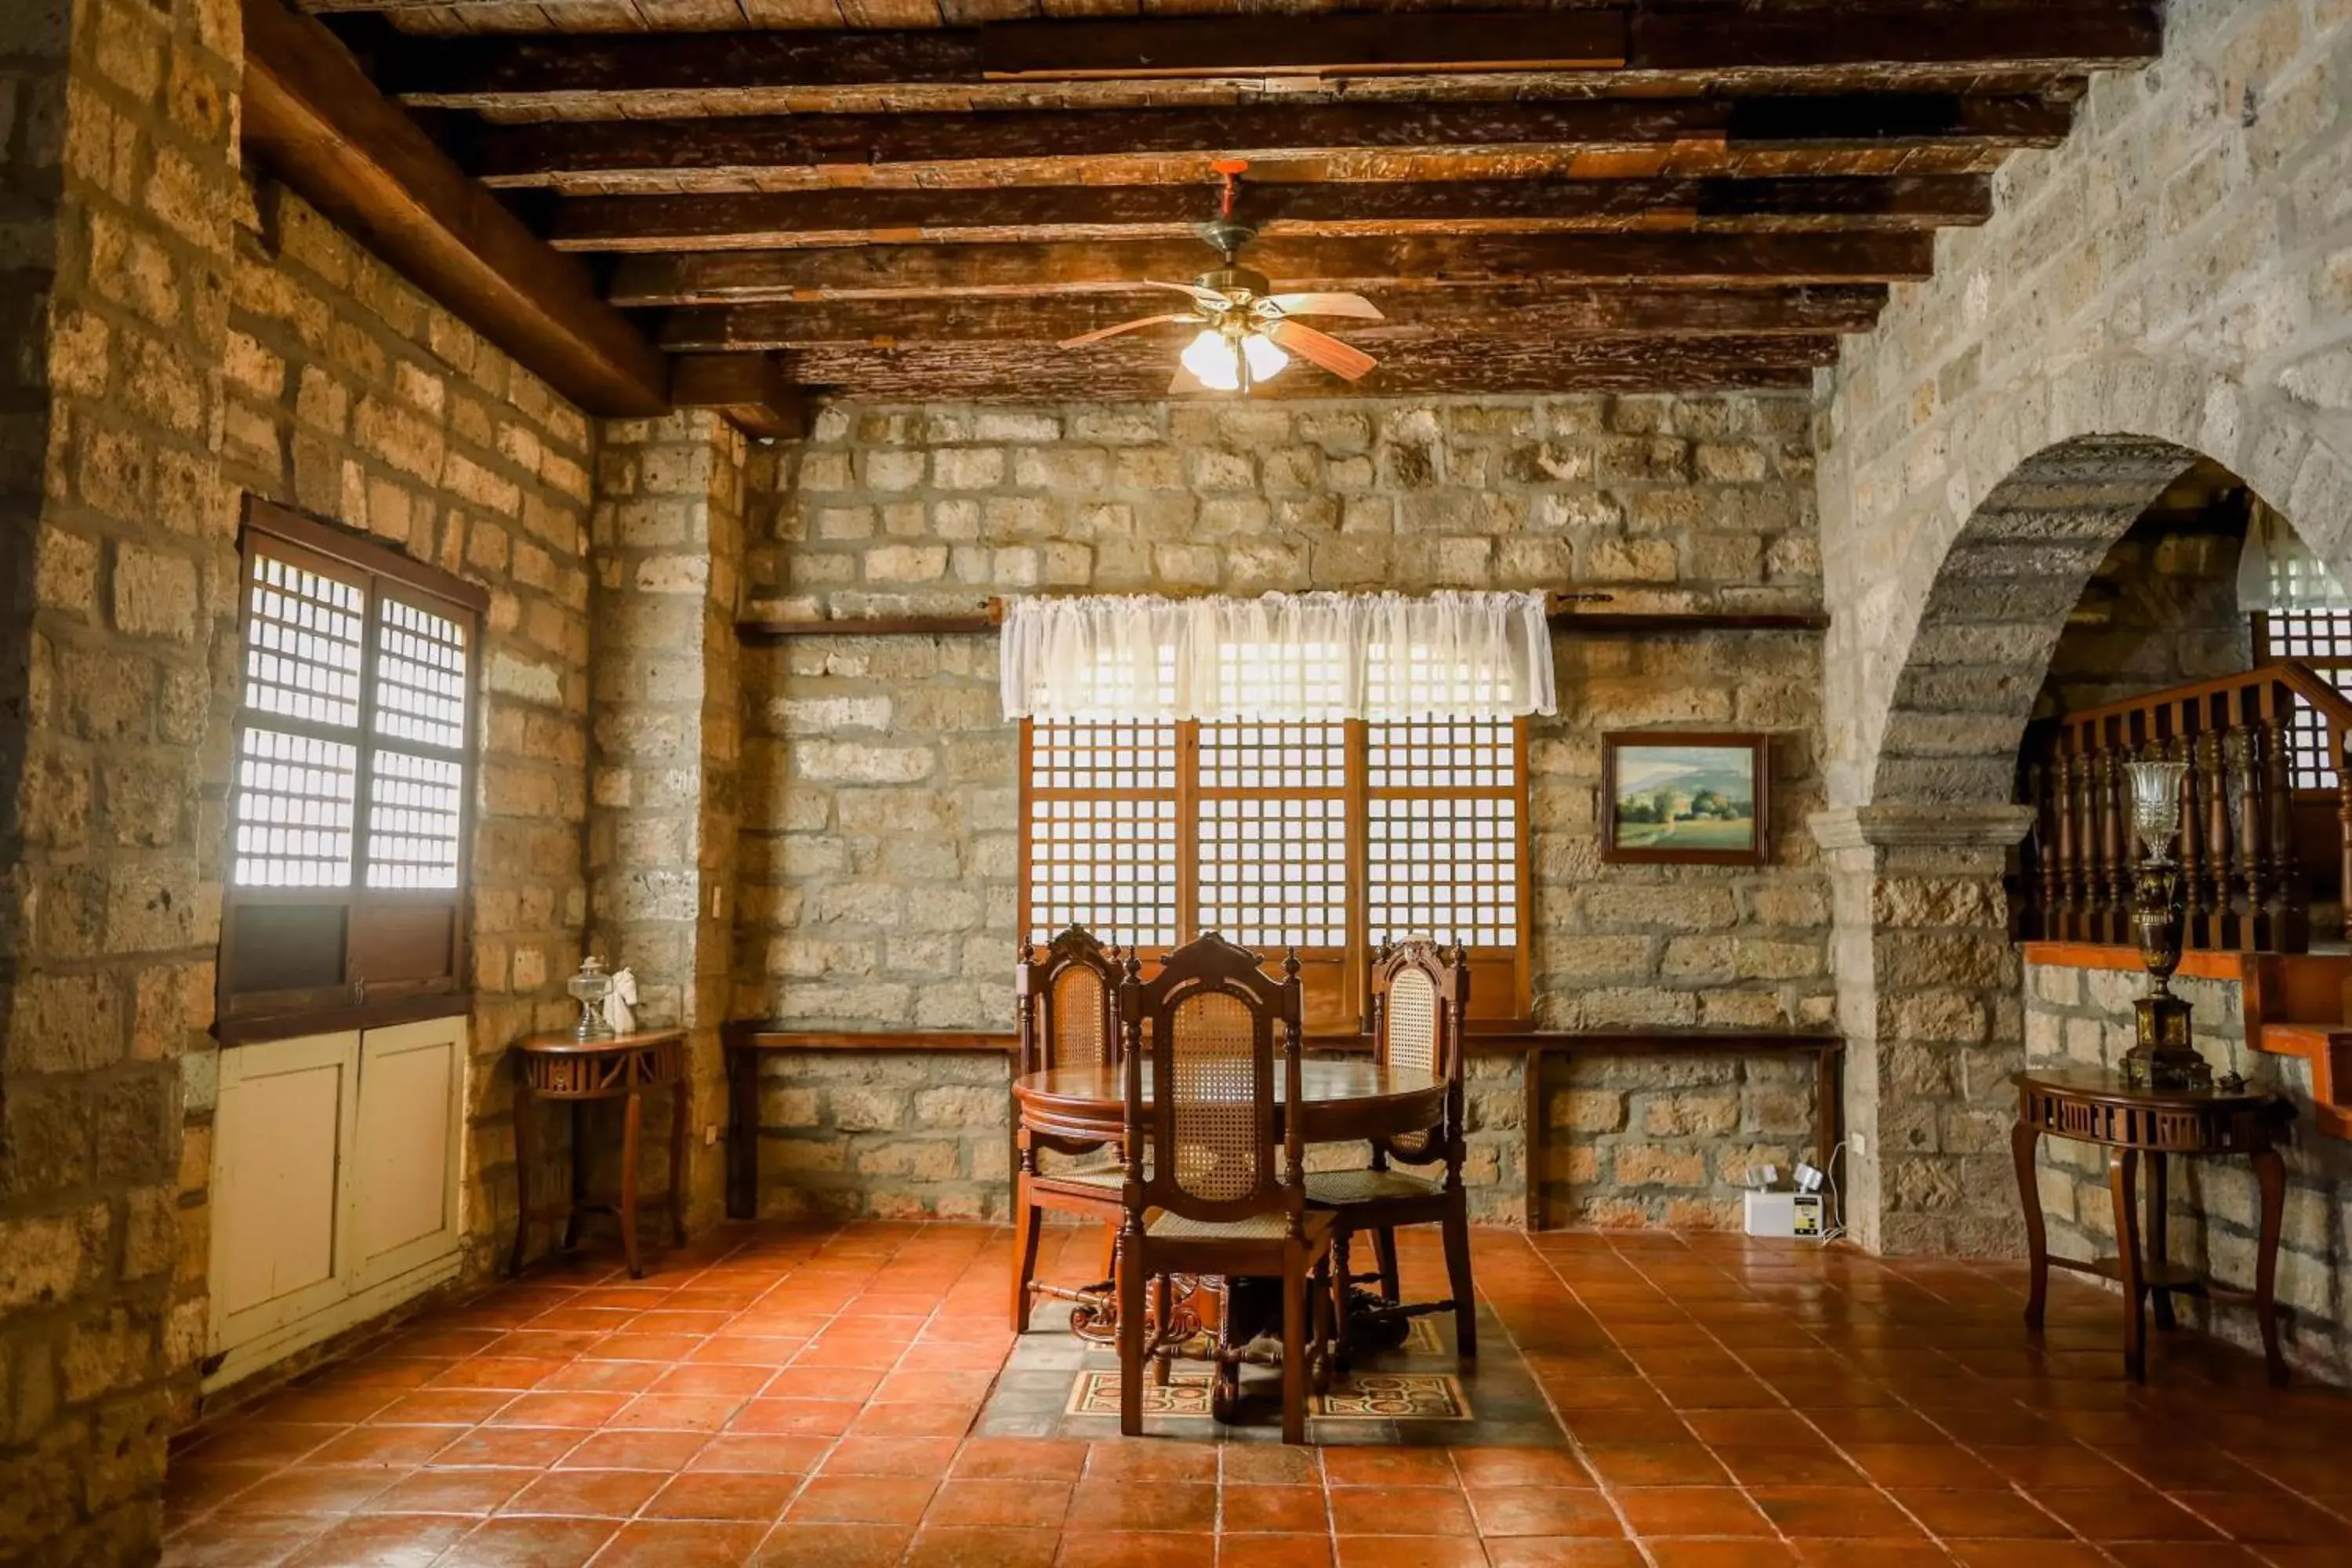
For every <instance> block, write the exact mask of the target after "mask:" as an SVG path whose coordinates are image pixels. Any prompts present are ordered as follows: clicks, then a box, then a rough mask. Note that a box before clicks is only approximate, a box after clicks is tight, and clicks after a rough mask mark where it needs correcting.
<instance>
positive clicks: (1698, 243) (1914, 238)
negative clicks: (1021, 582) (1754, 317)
mask: <svg viewBox="0 0 2352 1568" xmlns="http://www.w3.org/2000/svg"><path fill="white" fill-rule="evenodd" d="M1210 259H1212V258H1211V256H1210V253H1209V252H1207V251H1206V250H1205V249H1203V247H1201V246H1200V245H1199V244H1197V243H1192V244H1184V243H1179V242H1173V241H1156V242H1148V243H1139V244H1125V245H1080V246H1051V245H929V246H926V245H867V246H852V247H839V248H835V249H806V250H741V251H708V252H701V253H697V254H691V255H672V256H634V257H630V258H626V259H625V260H624V261H623V262H622V263H621V265H620V267H619V268H617V269H616V270H615V272H614V278H613V283H612V287H611V289H610V290H609V297H610V298H611V299H612V300H613V302H614V303H615V304H618V305H628V306H646V305H724V304H748V303H752V302H755V301H760V300H795V299H812V298H835V299H856V298H861V297H863V298H877V297H886V296H889V295H895V294H980V293H994V294H1051V293H1058V292H1063V291H1066V290H1074V289H1105V290H1119V291H1126V292H1130V293H1131V292H1137V291H1147V292H1148V290H1141V280H1142V279H1150V278H1161V279H1185V278H1190V277H1192V276H1193V275H1194V274H1195V273H1197V272H1199V271H1201V270H1202V264H1203V262H1204V261H1207V260H1210ZM1246 259H1247V260H1248V262H1249V264H1250V265H1251V266H1252V267H1254V268H1256V269H1257V270H1259V271H1260V272H1263V273H1265V275H1266V276H1267V277H1268V278H1270V279H1273V280H1274V282H1275V283H1276V285H1278V286H1281V287H1285V288H1308V287H1313V288H1325V287H1346V288H1351V289H1407V288H1416V287H1429V286H1456V285H1465V284H1467V285H1477V286H1481V287H1492V286H1494V285H1496V284H1498V283H1516V282H1542V283H1549V284H1553V285H1558V286H1572V285H1578V284H1603V285H1633V286H1643V285H1656V284H1661V283H1665V284H1675V285H1681V286H1686V287H1693V286H1704V285H1717V286H1728V287H1733V288H1739V287H1774V286H1782V287H1785V286H1793V285H1798V284H1811V283H1831V284H1836V283H1893V282H1901V281H1904V280H1906V279H1919V278H1925V277H1927V275H1928V273H1929V271H1930V270H1931V269H1932V267H1933V264H1934V259H1935V241H1934V237H1933V236H1932V235H1924V234H1867V235H1863V234H1818V235H1815V234H1806V235H1740V236H1730V237H1724V236H1710V235H1478V236H1472V237H1440V236H1412V237H1394V238H1386V239H1303V240H1268V241H1265V242H1263V243H1261V244H1258V245H1255V246H1253V247H1250V249H1249V251H1248V253H1247V255H1246ZM1138 313H1139V314H1140V313H1141V312H1138Z"/></svg>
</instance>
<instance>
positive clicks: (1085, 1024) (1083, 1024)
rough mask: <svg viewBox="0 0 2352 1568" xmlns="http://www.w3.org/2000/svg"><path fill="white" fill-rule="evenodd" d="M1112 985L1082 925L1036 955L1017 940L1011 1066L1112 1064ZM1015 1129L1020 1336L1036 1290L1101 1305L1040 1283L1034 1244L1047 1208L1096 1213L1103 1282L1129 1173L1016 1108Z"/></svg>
mask: <svg viewBox="0 0 2352 1568" xmlns="http://www.w3.org/2000/svg"><path fill="white" fill-rule="evenodd" d="M1118 985H1119V969H1118V959H1117V950H1115V949H1114V950H1112V951H1111V952H1105V951H1104V949H1103V945H1102V943H1100V942H1097V941H1096V940H1095V938H1094V935H1093V933H1092V932H1090V931H1087V930H1086V929H1085V928H1084V927H1082V926H1075V925H1074V926H1072V927H1070V928H1069V929H1068V930H1067V931H1063V932H1062V933H1061V934H1060V935H1059V936H1056V937H1055V939H1054V940H1053V941H1052V942H1048V943H1046V944H1045V950H1044V951H1043V952H1039V951H1038V949H1037V947H1036V945H1035V944H1034V943H1031V942H1024V943H1023V944H1022V948H1021V959H1020V962H1019V963H1017V964H1016V965H1015V966H1014V968H1013V1002H1014V1005H1015V1008H1016V1015H1017V1018H1018V1034H1017V1039H1018V1043H1019V1045H1018V1048H1019V1059H1018V1061H1017V1062H1016V1063H1015V1064H1014V1067H1013V1071H1014V1073H1015V1074H1017V1075H1026V1074H1029V1073H1035V1072H1050V1071H1053V1070H1055V1069H1056V1068H1103V1067H1116V1066H1118V1049H1119V1035H1118ZM1109 1148H1110V1146H1109V1145H1108V1144H1105V1143H1094V1142H1077V1141H1074V1140H1071V1139H1066V1138H1059V1137H1055V1136H1054V1135H1052V1134H1050V1133H1043V1132H1035V1131H1031V1130H1030V1129H1029V1128H1027V1127H1024V1125H1022V1119H1021V1116H1020V1114H1019V1112H1018V1110H1015V1112H1014V1114H1013V1246H1014V1248H1015V1253H1014V1261H1013V1332H1014V1333H1016V1334H1017V1333H1021V1332H1024V1331H1026V1330H1027V1328H1028V1326H1029V1318H1030V1314H1031V1313H1032V1312H1033V1311H1034V1310H1035V1308H1036V1305H1037V1299H1038V1298H1039V1297H1040V1296H1051V1297H1055V1298H1059V1299H1061V1300H1069V1301H1074V1302H1076V1303H1077V1304H1078V1305H1079V1308H1080V1310H1082V1311H1097V1310H1099V1309H1100V1308H1101V1307H1103V1306H1104V1305H1106V1304H1107V1303H1106V1301H1105V1300H1101V1299H1100V1298H1099V1296H1098V1294H1094V1293H1089V1292H1087V1291H1083V1290H1068V1289H1063V1288H1061V1287H1059V1286H1054V1285H1040V1284H1039V1283H1038V1282H1037V1279H1036V1274H1037V1246H1038V1241H1039V1239H1040V1230H1041V1228H1042V1226H1043V1224H1044V1220H1045V1211H1046V1210H1048V1209H1052V1210H1055V1211H1056V1212H1059V1213H1062V1214H1067V1215H1075V1216H1076V1217H1078V1218H1080V1219H1090V1220H1097V1221H1099V1222H1101V1224H1102V1226H1103V1227H1104V1241H1103V1274H1102V1277H1103V1279H1105V1280H1106V1281H1108V1280H1109V1279H1110V1278H1111V1260H1112V1258H1113V1256H1114V1252H1113V1249H1114V1247H1116V1245H1117V1242H1118V1225H1119V1218H1120V1215H1121V1212H1122V1211H1121V1209H1120V1206H1119V1196H1120V1188H1121V1185H1122V1184H1124V1183H1125V1181H1126V1179H1127V1173H1126V1169H1125V1166H1124V1165H1123V1164H1122V1163H1121V1162H1120V1161H1119V1160H1118V1158H1117V1157H1116V1155H1115V1153H1114V1154H1109V1155H1108V1157H1106V1154H1107V1151H1109Z"/></svg>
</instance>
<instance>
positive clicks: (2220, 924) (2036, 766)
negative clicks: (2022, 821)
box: [2012, 660, 2352, 952]
mask: <svg viewBox="0 0 2352 1568" xmlns="http://www.w3.org/2000/svg"><path fill="white" fill-rule="evenodd" d="M2300 710H2309V711H2310V712H2312V713H2314V714H2316V715H2317V717H2318V720H2319V722H2320V724H2321V725H2322V727H2323V728H2324V730H2325V731H2326V748H2327V755H2328V756H2329V758H2331V759H2332V760H2334V761H2335V762H2336V764H2337V781H2338V782H2337V784H2336V785H2335V786H2334V787H2331V788H2326V789H2296V788H2294V787H2293V771H2292V764H2293V761H2294V756H2293V751H2294V731H2295V728H2296V721H2297V714H2298V712H2299V711H2300ZM2347 742H2352V700H2347V699H2346V697H2345V696H2344V694H2343V693H2341V692H2339V691H2337V690H2336V688H2335V687H2334V686H2333V685H2331V684H2329V683H2328V681H2327V680H2326V679H2324V678H2322V677H2321V676H2320V675H2318V674H2317V673H2316V672H2315V671H2314V670H2313V669H2311V668H2309V667H2308V666H2306V665H2302V664H2297V663H2295V662H2294V661H2292V660H2286V661H2282V662H2280V663H2276V664H2268V665H2264V666H2263V667H2262V668H2258V669H2252V670H2248V671H2246V672H2245V673H2243V674H2241V675H2231V676H2225V677H2222V678H2221V679H2216V680H2208V681H2200V682H2199V683H2198V684H2196V685H2193V686H2178V687H2173V688H2171V689H2168V690H2163V691H2152V692H2147V693H2145V694H2143V695H2141V696H2138V697H2133V698H2128V699H2126V700H2123V701H2120V702H2111V703H2108V704H2106V705H2105V706H2103V707H2098V708H2089V709H2084V710H2081V711H2080V712H2074V713H2068V714H2064V715H2062V716H2060V717H2059V718H2056V719H2054V720H2045V721H2037V722H2036V723H2035V724H2034V725H2032V727H2030V728H2029V730H2028V731H2027V733H2026V740H2025V745H2024V748H2023V755H2022V757H2021V766H2020V768H2019V789H2020V792H2021V796H2022V799H2023V801H2024V803H2025V804H2026V805H2031V806H2032V807H2033V808H2034V814H2035V816H2034V827H2033V831H2032V833H2031V834H2030V835H2028V837H2027V840H2026V843H2025V845H2024V846H2023V847H2022V850H2021V856H2022V858H2021V866H2020V874H2019V876H2018V877H2017V878H2016V879H2015V882H2014V885H2013V889H2012V890H2013V897H2014V898H2015V900H2016V904H2017V906H2018V909H2019V915H2020V918H2019V928H2020V934H2021V935H2022V936H2024V937H2026V938H2028V939H2030V940H2036V941H2042V942H2120V943H2128V942H2134V941H2135V940H2136V937H2135V934H2134V932H2133V930H2132V876H2133V868H2134V867H2135V866H2136V865H2137V862H2138V859H2139V846H2138V844H2137V835H2136V834H2135V833H2134V832H2133V829H2132V823H2131V784H2130V775H2129V773H2128V772H2127V764H2128V763H2133V762H2136V761H2139V760H2142V759H2149V760H2163V761H2171V762H2180V763H2188V764H2189V773H2188V779H2187V783H2186V785H2185V788H2184V792H2183V796H2182V804H2181V833H2180V840H2179V858H2180V866H2181V905H2182V910H2183V920H2182V927H2183V929H2182V940H2183V944H2184V945H2185V946H2186V947H2188V948H2189V949H2192V950H2195V949H2219V950H2238V951H2244V952H2305V951H2306V950H2307V949H2308V948H2309V946H2310V943H2311V908H2312V903H2313V901H2314V900H2315V897H2320V898H2322V899H2323V900H2325V899H2326V898H2327V897H2333V898H2335V899H2336V900H2341V899H2342V898H2343V896H2344V891H2345V889H2352V767H2347V766H2345V765H2344V763H2345V747H2346V744H2347Z"/></svg>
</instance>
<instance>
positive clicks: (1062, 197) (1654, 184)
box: [548, 174, 1992, 251]
mask: <svg viewBox="0 0 2352 1568" xmlns="http://www.w3.org/2000/svg"><path fill="white" fill-rule="evenodd" d="M1214 210H1215V208H1214V196H1213V193H1211V192H1210V191H1208V190H1207V189H1206V188H1204V187H1188V186H1183V185H1061V186H1055V185H1014V186H1007V187H1004V188H1002V189H995V190H990V189H963V190H946V191H936V190H831V191H759V192H746V193H741V194H730V195H674V196H654V195H646V196H589V197H582V198H578V199H575V200H572V201H568V202H565V203H563V204H562V205H560V206H559V207H557V209H556V211H555V215H554V219H553V224H552V226H551V228H550V230H549V233H548V238H549V240H550V242H551V243H552V244H553V245H554V246H555V247H556V248H557V249H559V250H613V251H657V250H760V249H772V248H777V247H789V246H806V245H856V244H862V243H866V242H868V241H872V240H887V241H894V242H906V241H917V240H923V241H932V242H939V243H975V242H992V243H1001V242H1003V241H1008V240H1037V241H1055V240H1061V241H1068V240H1089V239H1153V238H1158V239H1167V238H1181V237H1184V236H1187V235H1189V234H1191V233H1192V231H1193V230H1194V228H1196V227H1197V226H1199V224H1200V222H1201V220H1202V218H1204V217H1207V216H1210V215H1211V214H1212V213H1213V211H1214ZM1241 210H1242V213H1243V216H1244V217H1246V218H1247V219H1248V220H1249V221H1250V222H1252V223H1253V224H1255V226H1257V228H1258V230H1259V232H1260V233H1262V234H1264V235H1265V236H1267V237H1286V236H1309V235H1324V236H1360V235H1376V234H1401V233H1408V232H1412V231H1413V230H1417V229H1425V230H1431V231H1434V232H1441V233H1454V234H1462V233H1495V234H1508V233H1537V232H1543V231H1548V230H1570V229H1592V230H1602V231H1610V230H1622V229H1636V228H1639V229H1699V230H1704V231H1706V232H1710V233H1712V232H1739V233H1748V232H1793V231H1801V230H1808V229H1828V228H1840V229H1863V228H1887V229H1929V228H1940V227H1944V226H1951V225H1967V224H1979V223H1982V222H1984V221H1985V220H1986V219H1987V218H1988V217H1990V216H1992V184H1991V182H1990V180H1989V179H1987V178H1986V177H1985V176H1983V175H1981V174H1947V175H1925V176H1895V177H1893V178H1882V179H1867V178H1857V179H1828V180H1808V179H1787V180H1729V179H1679V180H1639V179H1633V180H1428V181H1419V182H1412V183H1401V184H1381V183H1371V184H1263V185H1259V184H1254V185H1252V186H1250V187H1249V188H1248V190H1247V191H1246V192H1244V196H1243V200H1242V209H1241Z"/></svg>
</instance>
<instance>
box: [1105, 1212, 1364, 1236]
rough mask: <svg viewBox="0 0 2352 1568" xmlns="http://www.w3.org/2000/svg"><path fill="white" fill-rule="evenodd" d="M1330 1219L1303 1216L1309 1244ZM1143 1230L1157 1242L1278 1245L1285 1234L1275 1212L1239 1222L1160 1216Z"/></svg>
mask: <svg viewBox="0 0 2352 1568" xmlns="http://www.w3.org/2000/svg"><path fill="white" fill-rule="evenodd" d="M1330 1225H1331V1216H1330V1215H1318V1214H1310V1215H1306V1216H1305V1225H1304V1227H1303V1228H1304V1231H1305V1234H1306V1236H1307V1238H1308V1239H1309V1240H1312V1239H1313V1238H1314V1237H1316V1236H1317V1235H1318V1233H1319V1232H1321V1231H1324V1230H1328V1229H1329V1228H1330ZM1144 1229H1145V1230H1146V1231H1147V1232H1148V1233H1150V1235H1151V1236H1152V1237H1156V1238H1157V1239H1159V1240H1161V1241H1280V1240H1281V1239H1282V1238H1283V1237H1285V1236H1286V1235H1288V1234H1289V1231H1288V1226H1287V1225H1286V1222H1285V1219H1284V1216H1283V1215H1282V1214H1281V1212H1280V1211H1279V1210H1276V1211H1275V1212H1272V1213H1268V1214H1254V1215H1245V1216H1244V1217H1243V1218H1241V1219H1233V1220H1208V1219H1190V1218H1187V1217H1186V1216H1185V1215H1181V1214H1168V1213H1165V1212H1162V1213H1160V1214H1156V1215H1152V1216H1151V1221H1150V1224H1149V1225H1147V1226H1144Z"/></svg>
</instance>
